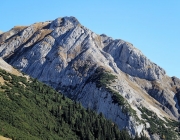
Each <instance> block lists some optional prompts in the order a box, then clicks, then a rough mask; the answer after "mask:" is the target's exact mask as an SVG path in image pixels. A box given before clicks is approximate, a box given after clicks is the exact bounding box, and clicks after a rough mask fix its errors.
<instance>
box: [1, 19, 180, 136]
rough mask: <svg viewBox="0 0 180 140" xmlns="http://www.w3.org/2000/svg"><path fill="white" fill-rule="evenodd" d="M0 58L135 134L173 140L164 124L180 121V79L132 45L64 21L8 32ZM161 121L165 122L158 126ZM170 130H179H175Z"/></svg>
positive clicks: (14, 29)
mask: <svg viewBox="0 0 180 140" xmlns="http://www.w3.org/2000/svg"><path fill="white" fill-rule="evenodd" d="M0 56H1V57H2V58H3V59H4V60H5V61H6V62H8V63H9V64H10V65H12V66H13V67H15V68H17V69H19V70H20V71H22V72H24V73H26V74H28V75H30V76H32V77H34V78H37V79H39V80H40V81H42V82H44V83H46V84H48V85H50V86H51V87H53V88H54V89H56V90H57V91H59V92H61V93H63V94H64V95H66V96H68V97H69V98H71V99H73V100H75V101H78V102H81V103H82V105H83V106H84V107H86V108H91V109H93V110H94V111H96V112H98V113H100V112H102V113H103V114H104V116H105V117H106V118H108V119H110V120H112V121H113V122H115V123H116V124H117V125H118V127H119V128H120V129H127V130H128V131H129V133H130V134H131V135H132V136H135V135H136V134H138V135H140V134H142V133H144V134H146V135H147V136H148V137H149V138H151V139H154V138H152V137H156V139H160V137H166V139H173V133H170V134H168V133H166V132H165V131H164V130H166V129H165V128H164V125H166V123H167V122H169V120H176V121H178V120H179V118H180V114H179V112H180V107H179V106H180V95H179V94H180V92H179V91H180V82H179V81H180V80H179V79H178V78H176V77H168V76H167V75H166V72H165V70H163V69H162V68H161V67H159V66H157V65H156V64H155V63H153V62H151V61H150V60H149V59H148V58H147V57H146V56H144V55H143V54H142V52H141V51H140V50H138V49H137V48H135V47H134V46H133V45H132V44H131V43H128V42H126V41H123V40H121V39H112V38H111V37H108V36H106V35H104V34H103V35H97V34H95V33H94V32H92V31H91V30H89V29H87V28H86V27H84V26H83V25H81V24H80V23H79V21H78V20H77V19H76V18H74V17H63V18H57V19H56V20H54V21H47V22H40V23H34V24H32V25H30V26H27V27H25V26H18V27H17V26H16V27H14V28H12V29H11V30H10V31H8V32H6V33H3V34H2V35H1V36H0ZM149 111H150V112H151V113H148V114H151V115H152V116H149V117H150V118H151V119H148V117H147V112H149ZM159 119H160V120H161V121H159V122H161V123H162V124H159V123H152V121H155V122H156V121H157V120H159ZM166 119H168V120H166ZM169 124H171V123H170V122H169ZM167 125H168V124H167ZM162 128H163V129H162ZM167 129H168V131H169V132H170V129H172V131H173V132H174V126H171V125H170V126H169V127H168V128H167ZM155 130H156V131H155ZM178 133H179V130H177V132H176V135H177V136H178ZM174 134H175V133H174ZM176 135H174V136H175V137H176ZM175 139H178V138H175Z"/></svg>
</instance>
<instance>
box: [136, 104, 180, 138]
mask: <svg viewBox="0 0 180 140" xmlns="http://www.w3.org/2000/svg"><path fill="white" fill-rule="evenodd" d="M139 109H140V110H141V112H142V115H141V116H142V118H143V119H145V120H146V122H148V123H149V124H150V127H149V128H148V129H147V130H148V131H149V133H150V134H155V133H156V134H158V135H159V136H160V137H161V139H165V140H177V136H178V135H179V134H180V133H179V126H180V125H179V122H176V121H172V120H167V119H166V122H165V121H163V120H162V119H160V118H159V117H158V116H157V115H156V114H155V113H154V112H152V111H150V110H148V109H146V108H144V107H142V108H139Z"/></svg>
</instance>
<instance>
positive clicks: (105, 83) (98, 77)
mask: <svg viewBox="0 0 180 140" xmlns="http://www.w3.org/2000/svg"><path fill="white" fill-rule="evenodd" d="M116 78H117V77H116V76H115V75H113V74H111V73H110V72H108V71H106V70H104V69H103V68H100V67H99V68H97V69H96V71H95V73H94V74H93V75H92V76H91V77H90V78H89V80H88V81H87V82H94V83H96V87H98V88H105V89H106V90H107V91H108V92H110V93H111V97H112V99H113V102H114V103H117V104H118V105H119V106H122V107H123V108H122V109H123V112H124V113H127V114H129V115H133V116H136V112H135V111H134V110H133V109H132V108H131V106H130V105H129V104H128V102H127V101H126V100H125V99H124V97H122V96H121V95H120V94H119V93H118V92H117V91H115V90H113V89H112V88H111V87H110V86H109V85H110V84H111V83H112V82H115V80H116ZM136 118H137V117H136ZM137 119H138V118H137Z"/></svg>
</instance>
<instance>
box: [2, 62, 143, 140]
mask: <svg viewBox="0 0 180 140" xmlns="http://www.w3.org/2000/svg"><path fill="white" fill-rule="evenodd" d="M3 63H4V64H5V62H3ZM7 65H8V64H7ZM0 77H1V79H3V81H2V80H1V81H0V134H1V135H3V136H6V137H10V138H12V139H13V140H16V139H17V140H19V139H23V140H32V139H33V140H40V139H42V140H46V139H47V140H49V139H54V140H55V139H56V140H61V139H68V140H69V139H73V140H84V139H87V140H94V139H98V140H101V139H117V140H118V139H126V140H133V139H132V138H130V136H129V134H128V133H127V132H126V131H120V130H119V129H118V127H117V125H116V124H114V123H113V122H111V121H109V120H106V119H105V118H104V117H103V115H102V113H101V114H99V115H97V113H95V112H94V111H92V110H90V109H85V108H83V107H82V105H81V104H80V103H77V102H73V101H72V100H70V99H68V98H66V97H65V96H64V95H62V94H60V93H58V92H57V91H55V90H53V89H52V88H50V87H49V86H47V85H45V84H43V83H41V82H39V81H37V79H32V78H30V77H28V78H27V77H26V75H23V74H22V75H21V76H17V75H14V74H11V73H9V72H6V71H5V70H2V69H0ZM87 126H88V127H87ZM140 139H143V140H147V138H145V137H144V136H142V137H141V138H137V137H136V138H134V140H140ZM0 140H7V138H5V137H2V136H0Z"/></svg>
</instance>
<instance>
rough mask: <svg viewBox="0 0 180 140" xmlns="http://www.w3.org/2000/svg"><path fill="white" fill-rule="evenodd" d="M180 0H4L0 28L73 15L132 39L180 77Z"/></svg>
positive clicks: (114, 35)
mask: <svg viewBox="0 0 180 140" xmlns="http://www.w3.org/2000/svg"><path fill="white" fill-rule="evenodd" d="M179 7H180V1H179V0H158V1H157V0H151V1H150V0H149V1H148V0H147V1H145V0H127V1H125V0H123V1H122V0H109V1H108V0H89V1H88V0H76V1H74V0H69V1H61V0H51V1H48V0H17V1H15V0H4V1H1V2H0V17H1V21H0V30H1V31H7V30H9V29H11V28H12V27H13V26H15V25H30V24H32V23H35V22H41V21H47V20H54V19H56V18H57V17H63V16H74V17H76V18H77V19H78V20H79V21H80V23H81V24H82V25H84V26H86V27H87V28H89V29H91V30H92V31H94V32H95V33H97V34H102V33H104V34H106V35H108V36H111V37H112V38H114V39H123V40H126V41H128V42H131V43H132V44H133V45H134V46H135V47H137V48H138V49H140V50H141V51H142V52H143V53H144V55H146V56H147V57H148V58H149V59H150V60H151V61H153V62H154V63H156V64H158V65H159V66H161V67H162V68H164V69H165V70H166V72H167V75H169V76H177V77H179V78H180V65H179V60H180V55H179V53H180V8H179Z"/></svg>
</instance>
